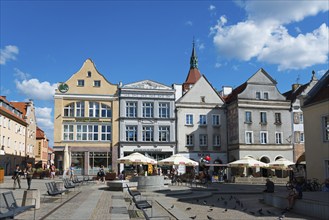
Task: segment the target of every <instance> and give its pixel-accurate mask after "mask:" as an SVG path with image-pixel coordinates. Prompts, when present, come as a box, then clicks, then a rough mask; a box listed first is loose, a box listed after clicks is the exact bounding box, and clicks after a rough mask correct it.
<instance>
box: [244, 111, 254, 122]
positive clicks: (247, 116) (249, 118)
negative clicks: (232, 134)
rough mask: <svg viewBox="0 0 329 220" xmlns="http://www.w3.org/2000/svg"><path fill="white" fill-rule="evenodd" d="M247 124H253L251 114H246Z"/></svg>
mask: <svg viewBox="0 0 329 220" xmlns="http://www.w3.org/2000/svg"><path fill="white" fill-rule="evenodd" d="M245 123H252V119H251V112H249V111H247V112H245Z"/></svg>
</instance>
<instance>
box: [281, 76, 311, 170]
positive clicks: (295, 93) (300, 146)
mask: <svg viewBox="0 0 329 220" xmlns="http://www.w3.org/2000/svg"><path fill="white" fill-rule="evenodd" d="M317 82H318V79H317V78H316V76H315V72H314V71H313V72H312V78H311V80H310V82H308V83H306V84H303V85H301V84H298V83H297V84H293V85H292V89H291V90H290V91H288V92H285V93H284V94H283V95H284V96H285V97H286V98H287V100H289V101H290V112H291V118H292V120H291V122H292V124H291V129H292V136H291V138H290V140H291V142H292V144H293V149H294V151H293V153H294V155H293V161H294V162H296V163H297V164H300V163H304V162H305V145H304V143H305V134H304V116H303V111H302V108H301V102H302V100H303V99H304V98H305V97H306V95H307V93H308V92H309V91H310V90H311V89H312V88H313V86H314V85H315V84H316V83H317Z"/></svg>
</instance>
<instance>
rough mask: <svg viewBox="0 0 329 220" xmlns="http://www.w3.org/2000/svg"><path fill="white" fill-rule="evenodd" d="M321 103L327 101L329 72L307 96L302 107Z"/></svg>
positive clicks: (328, 99) (328, 98) (328, 95)
mask: <svg viewBox="0 0 329 220" xmlns="http://www.w3.org/2000/svg"><path fill="white" fill-rule="evenodd" d="M322 101H329V70H328V71H327V72H326V73H325V74H324V75H323V76H322V77H321V79H320V80H319V81H318V83H317V84H316V85H315V86H314V87H313V88H312V89H311V91H310V92H309V93H308V94H307V98H306V101H305V102H304V107H305V106H308V105H312V104H315V103H317V102H322Z"/></svg>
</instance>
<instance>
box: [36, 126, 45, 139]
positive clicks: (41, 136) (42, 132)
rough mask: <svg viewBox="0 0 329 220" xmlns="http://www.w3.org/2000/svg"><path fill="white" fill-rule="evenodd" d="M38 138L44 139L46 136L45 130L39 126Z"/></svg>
mask: <svg viewBox="0 0 329 220" xmlns="http://www.w3.org/2000/svg"><path fill="white" fill-rule="evenodd" d="M36 138H37V139H44V138H45V132H44V131H43V130H42V129H41V128H39V127H37V131H36Z"/></svg>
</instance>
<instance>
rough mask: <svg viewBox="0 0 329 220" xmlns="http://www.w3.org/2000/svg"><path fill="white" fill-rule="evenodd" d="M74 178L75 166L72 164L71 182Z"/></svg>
mask: <svg viewBox="0 0 329 220" xmlns="http://www.w3.org/2000/svg"><path fill="white" fill-rule="evenodd" d="M73 177H74V164H73V163H72V164H71V166H70V180H71V181H72V180H73Z"/></svg>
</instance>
